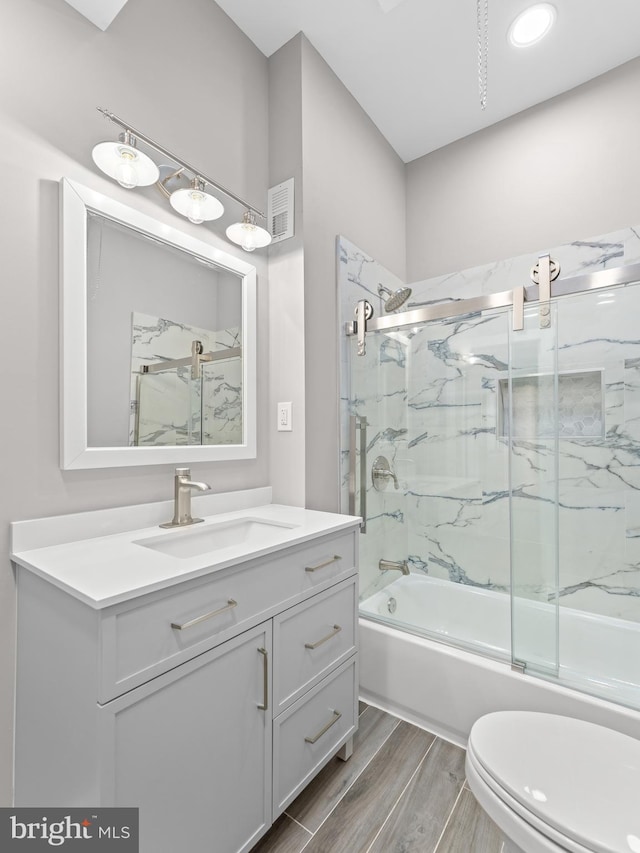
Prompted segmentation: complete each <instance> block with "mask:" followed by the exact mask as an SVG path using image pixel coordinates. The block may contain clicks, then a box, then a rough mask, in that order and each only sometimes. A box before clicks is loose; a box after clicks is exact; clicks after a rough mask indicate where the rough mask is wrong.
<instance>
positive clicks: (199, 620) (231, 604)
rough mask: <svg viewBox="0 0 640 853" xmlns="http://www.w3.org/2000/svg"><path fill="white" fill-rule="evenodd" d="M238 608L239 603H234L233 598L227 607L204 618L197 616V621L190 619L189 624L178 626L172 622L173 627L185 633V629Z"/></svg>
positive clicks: (204, 615)
mask: <svg viewBox="0 0 640 853" xmlns="http://www.w3.org/2000/svg"><path fill="white" fill-rule="evenodd" d="M237 606H238V602H237V601H234V600H233V598H230V599H229V600H228V601H227V603H226V604H225V606H224V607H220V608H219V609H218V610H212V611H211V613H204V614H203V615H202V616H196V618H195V619H189V621H188V622H183V623H182V625H178V623H177V622H172V623H171V627H172V628H175V629H176V631H184V629H185V628H192V627H193V626H194V625H197V624H198V623H200V622H204V621H205V619H212V618H213V617H214V616H219V615H220V614H221V613H225V612H226V611H227V610H232V609H233V608H234V607H237Z"/></svg>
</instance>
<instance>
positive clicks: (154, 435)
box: [132, 367, 202, 447]
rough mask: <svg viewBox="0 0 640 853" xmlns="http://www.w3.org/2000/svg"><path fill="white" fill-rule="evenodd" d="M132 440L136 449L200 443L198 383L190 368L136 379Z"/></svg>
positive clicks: (200, 392)
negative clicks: (138, 447) (192, 376)
mask: <svg viewBox="0 0 640 853" xmlns="http://www.w3.org/2000/svg"><path fill="white" fill-rule="evenodd" d="M136 381H137V388H136V411H135V413H134V414H135V418H134V424H133V426H134V429H133V436H132V438H133V441H132V444H135V445H137V446H140V447H144V446H154V447H158V446H162V445H171V446H173V445H190V444H202V439H201V423H202V414H201V408H202V405H201V402H202V389H201V380H200V379H192V378H191V368H190V367H173V368H167V369H166V370H162V371H159V372H158V373H142V374H139V375H138V376H137V377H136Z"/></svg>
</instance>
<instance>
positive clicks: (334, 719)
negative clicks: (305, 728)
mask: <svg viewBox="0 0 640 853" xmlns="http://www.w3.org/2000/svg"><path fill="white" fill-rule="evenodd" d="M341 716H342V714H341V713H340V711H334V712H333V717H332V719H330V720H329V722H328V723H327V725H326V726H323V727H322V728H321V729H320V731H319V732H318V734H317V735H316V736H315V737H306V738H305V742H306V743H315V742H316V741H317V740H319V739H320V738H321V737H322V735H323V734H324V733H325V732H328V731H329V729H330V728H331V726H334V725H335V724H336V723H337V722H338V720H339V719H340V717H341Z"/></svg>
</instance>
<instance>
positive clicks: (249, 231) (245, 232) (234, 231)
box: [227, 210, 271, 252]
mask: <svg viewBox="0 0 640 853" xmlns="http://www.w3.org/2000/svg"><path fill="white" fill-rule="evenodd" d="M227 237H228V238H229V239H230V240H231V242H232V243H237V244H238V246H242V248H243V249H244V250H245V252H253V251H254V249H262V248H263V247H264V246H268V245H269V243H270V242H271V234H269V232H268V231H267V230H266V229H264V228H261V227H260V226H259V225H256V215H255V212H254V211H253V210H247V211H245V213H244V216H243V217H242V222H234V223H233V225H230V226H229V227H228V228H227Z"/></svg>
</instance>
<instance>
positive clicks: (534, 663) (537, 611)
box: [500, 303, 559, 677]
mask: <svg viewBox="0 0 640 853" xmlns="http://www.w3.org/2000/svg"><path fill="white" fill-rule="evenodd" d="M549 319H550V324H549V325H548V327H546V328H541V315H540V310H539V306H538V304H537V303H535V305H534V306H533V307H531V308H527V309H526V311H525V317H524V328H523V329H522V330H521V331H517V332H513V334H512V336H511V346H510V354H509V375H508V378H507V379H505V380H503V384H502V387H501V392H500V411H501V420H502V424H503V426H502V432H503V434H504V435H505V437H506V438H507V440H508V442H509V471H510V475H509V481H510V482H509V491H510V527H511V530H510V541H511V653H512V664H513V665H514V667H516V668H520V669H526V670H527V671H528V672H536V673H538V674H541V675H546V676H550V677H555V676H556V675H557V672H558V405H559V399H558V397H559V384H558V371H557V306H556V305H552V306H551V307H550V318H549Z"/></svg>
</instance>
